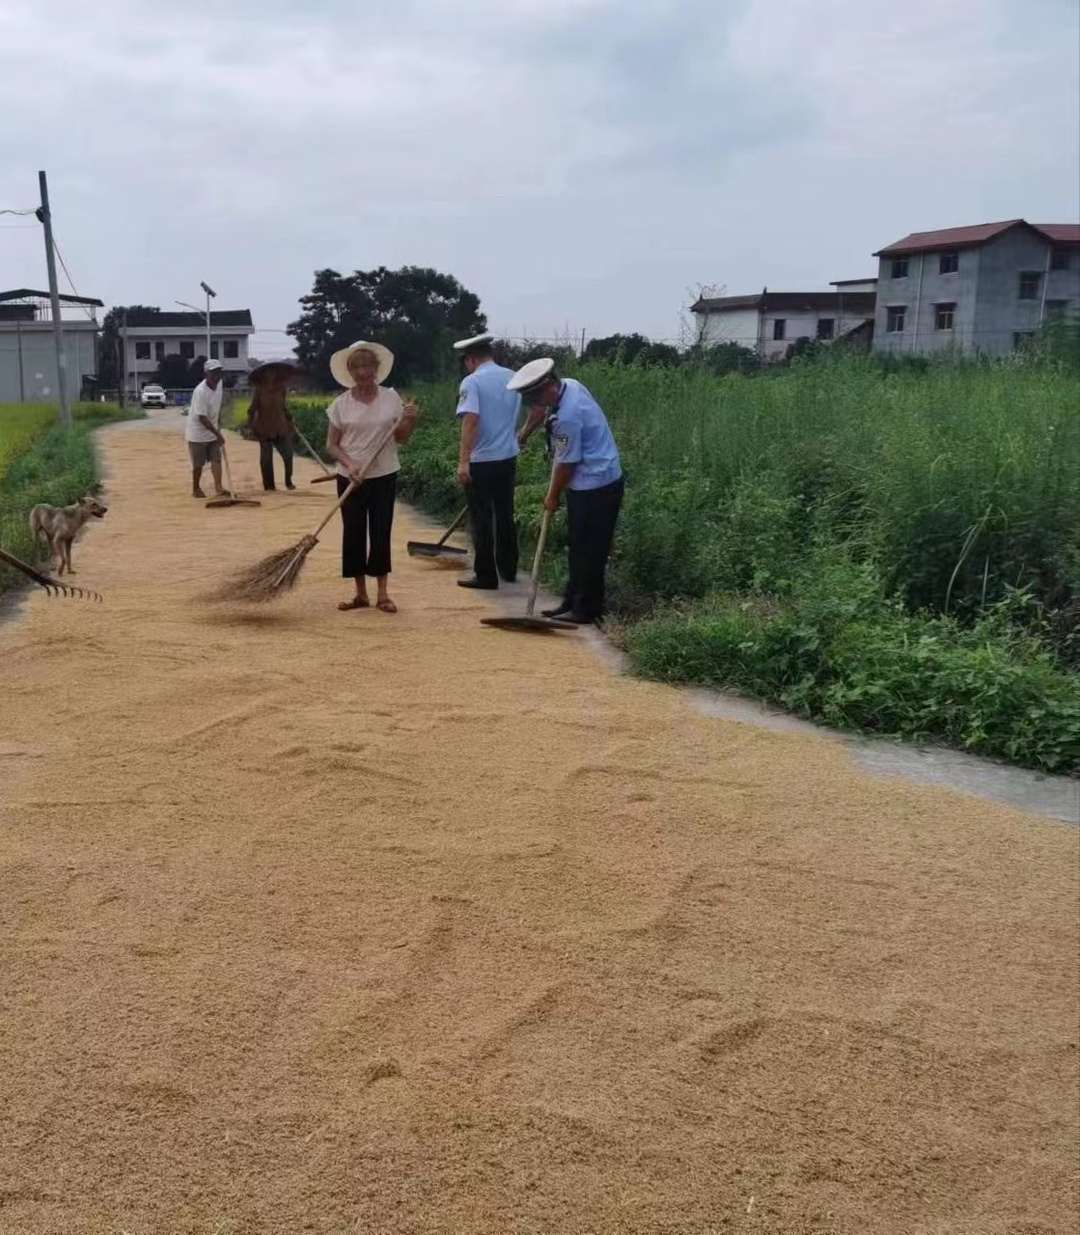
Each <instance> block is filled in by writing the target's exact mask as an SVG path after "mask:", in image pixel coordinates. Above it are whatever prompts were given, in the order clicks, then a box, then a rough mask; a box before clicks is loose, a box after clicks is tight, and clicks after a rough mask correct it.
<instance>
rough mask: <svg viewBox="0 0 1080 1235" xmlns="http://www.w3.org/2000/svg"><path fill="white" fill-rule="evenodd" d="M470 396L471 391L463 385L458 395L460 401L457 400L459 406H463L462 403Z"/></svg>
mask: <svg viewBox="0 0 1080 1235" xmlns="http://www.w3.org/2000/svg"><path fill="white" fill-rule="evenodd" d="M468 397H469V392H468V391H467V390H466V389H465V388H464V387H462V390H461V393H460V394H459V395H458V401H457V405H458V407H461V405H462V404H463V403H464V402H465V401H466V400H467V399H468Z"/></svg>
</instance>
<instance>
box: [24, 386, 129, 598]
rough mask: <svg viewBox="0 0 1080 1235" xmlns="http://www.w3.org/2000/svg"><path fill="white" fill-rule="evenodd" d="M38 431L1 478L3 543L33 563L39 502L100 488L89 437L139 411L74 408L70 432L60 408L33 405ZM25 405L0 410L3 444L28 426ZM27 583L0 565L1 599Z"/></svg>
mask: <svg viewBox="0 0 1080 1235" xmlns="http://www.w3.org/2000/svg"><path fill="white" fill-rule="evenodd" d="M31 410H32V411H33V412H34V413H35V417H33V418H32V419H33V421H34V423H35V425H36V432H35V433H34V434H33V435H32V436H31V437H29V438H28V439H27V438H25V437H24V439H23V448H22V450H21V451H20V452H18V453H16V454H14V455H9V456H8V461H7V466H6V468H5V469H4V471H3V472H2V473H0V544H2V545H3V546H4V548H5V549H7V550H8V552H9V553H13V554H14V555H15V556H16V557H20V558H22V559H23V561H26V562H31V563H32V562H33V561H34V559H35V556H36V553H35V549H34V545H33V542H32V539H31V536H30V527H29V517H30V511H31V510H32V509H33V507H34V506H36V505H37V504H38V502H48V503H49V505H51V506H66V505H68V504H69V503H71V502H74V501H75V500H76V499H77V498H78V497H80V496H81V495H82V494H84V493H97V492H99V491H100V489H101V484H100V481H99V478H98V471H97V460H96V458H95V456H94V448H93V441H92V439H91V433H92V432H93V430H94V429H96V428H99V427H100V426H101V425H103V424H110V423H113V422H115V421H118V420H132V419H138V418H140V417H141V415H142V413H141V412H138V411H132V410H128V411H123V410H121V409H120V408H119V407H116V406H115V405H113V404H107V403H79V404H75V406H74V407H73V408H72V422H73V423H72V427H71V429H70V430H65V429H64V427H63V426H62V425H61V424H60V423H59V421H58V416H57V410H56V408H51V407H41V406H40V405H31ZM25 411H26V406H25V405H24V406H22V407H14V408H13V407H11V406H10V405H9V406H2V407H0V441H3V440H6V437H5V435H4V427H5V426H7V425H9V424H16V423H20V422H25V419H26V418H25ZM25 584H26V579H25V577H24V576H23V575H21V574H20V573H19V572H18V571H14V570H12V569H11V568H10V567H8V566H5V565H4V564H3V563H0V594H2V593H4V592H5V591H9V590H11V589H13V588H16V587H22V586H24V585H25Z"/></svg>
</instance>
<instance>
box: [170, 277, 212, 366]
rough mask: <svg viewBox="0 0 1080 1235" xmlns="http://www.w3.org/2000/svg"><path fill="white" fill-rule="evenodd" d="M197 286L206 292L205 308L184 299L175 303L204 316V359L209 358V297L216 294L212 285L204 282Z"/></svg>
mask: <svg viewBox="0 0 1080 1235" xmlns="http://www.w3.org/2000/svg"><path fill="white" fill-rule="evenodd" d="M199 286H200V287H201V288H202V289H203V291H204V292H205V293H206V308H205V309H200V308H198V307H197V306H196V305H193V304H188V302H187V301H186V300H177V301H175V303H176V304H178V305H180V306H181V308H184V309H194V311H195V312H196V313H201V314H202V315H203V317H205V318H206V359H207V360H209V359H210V297H211V296H217V292H215V291H214V289H213V288H212V287H208V286H207V285H206V284H205V283H200V284H199Z"/></svg>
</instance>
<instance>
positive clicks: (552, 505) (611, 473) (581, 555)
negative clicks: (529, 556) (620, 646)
mask: <svg viewBox="0 0 1080 1235" xmlns="http://www.w3.org/2000/svg"><path fill="white" fill-rule="evenodd" d="M509 389H510V390H513V391H517V392H519V393H520V395H521V398H522V401H523V402H524V403H525V404H526V405H527V406H528V407H529V409H530V413H529V419H528V422H527V423H526V425H525V427H524V428H523V429H522V431H521V433H520V434H519V436H518V441H519V443H520V444H521V445H524V444H525V443H526V442H527V441H528V440H529V437H530V436H531V435H532V434H533V433H534V432H535V431H536V430H537V428H539V426H540V425H541V423H543V422H544V421H545V419H547V421H548V423H549V425H550V429H551V444H552V453H553V458H554V463H553V467H552V472H551V482H550V484H549V486H548V491H547V495H546V496H545V498H544V508H545V509H546V510H549V511H551V512H552V513H554V512H555V511H556V510H558V508H559V502H560V501H561V499H562V495H563V492H564V491H565V493H566V513H567V522H568V530H569V541H570V544H569V577H568V579H567V584H566V593H565V595H564V597H563V601H562V604H561V605H559V606H558V608H556V609H546V610H544V616H545V617H558V618H562V619H563V620H565V621H570V622H577V623H578V624H579V625H586V624H588V623H591V622H598V621H599V620H600V619H601V617H602V616H603V613H604V574H605V571H606V569H607V561H608V557H609V556H610V554H611V544H612V541H613V539H614V537H615V524H616V523H617V522H618V518H619V510H620V508H621V506H622V500H623V491H624V489H625V487H626V482H625V480H624V478H623V471H622V464H621V462H620V460H619V451H618V447H616V445H615V439H614V437H612V435H611V429H610V427H609V426H608V422H607V418H606V417H605V415H604V412H603V409H602V408H601V407H600V404H599V403H597V401H596V400H595V399H594V398H593V397H592V395H591V394H590V393H589V391H588V390H587V389H586V388H585V387H584V386H583V385H582V384H581V383H580V382H578V381H575V380H574V379H573V378H563V379H560V378H559V377H558V376H557V374H556V373H555V362H554V360H551V359H544V360H533V361H530V362H529V363H528V364H527V365H525V366H523V367H522V368H521V369H519V370H518V371H517V372H516V373H515V374H514V376H513V377H512V378H511V379H510V383H509Z"/></svg>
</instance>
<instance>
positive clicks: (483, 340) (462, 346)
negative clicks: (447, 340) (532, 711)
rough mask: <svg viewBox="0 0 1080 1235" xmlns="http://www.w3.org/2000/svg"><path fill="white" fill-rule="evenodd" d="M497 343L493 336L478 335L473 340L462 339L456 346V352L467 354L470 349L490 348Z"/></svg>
mask: <svg viewBox="0 0 1080 1235" xmlns="http://www.w3.org/2000/svg"><path fill="white" fill-rule="evenodd" d="M494 342H495V336H494V335H493V334H477V335H473V337H472V338H471V339H460V340H458V342H457V343H455V344H454V351H455V352H466V351H468V350H469V348H470V347H490V346H491V344H492V343H494Z"/></svg>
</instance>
